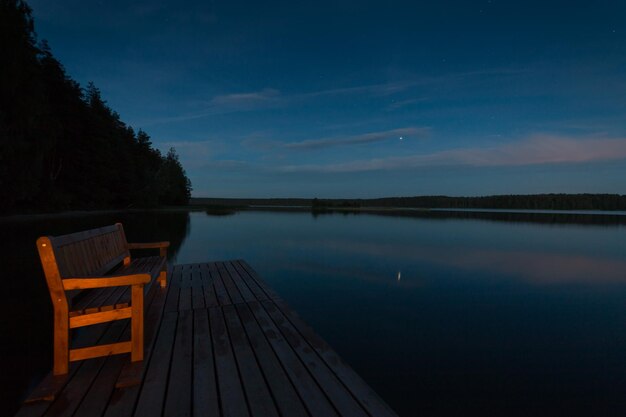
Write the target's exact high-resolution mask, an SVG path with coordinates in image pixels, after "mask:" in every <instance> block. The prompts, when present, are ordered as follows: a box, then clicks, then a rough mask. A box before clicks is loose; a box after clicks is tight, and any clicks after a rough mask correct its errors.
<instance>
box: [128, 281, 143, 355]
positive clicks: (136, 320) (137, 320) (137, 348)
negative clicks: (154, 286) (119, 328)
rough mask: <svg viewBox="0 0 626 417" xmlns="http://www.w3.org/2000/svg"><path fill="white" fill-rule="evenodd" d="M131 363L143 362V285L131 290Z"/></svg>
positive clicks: (134, 286) (133, 287) (135, 286)
mask: <svg viewBox="0 0 626 417" xmlns="http://www.w3.org/2000/svg"><path fill="white" fill-rule="evenodd" d="M130 302H131V319H130V322H131V336H130V338H131V346H132V350H131V352H130V360H131V362H137V361H141V360H143V285H133V286H132V289H131V300H130Z"/></svg>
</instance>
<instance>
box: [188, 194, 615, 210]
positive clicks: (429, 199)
mask: <svg viewBox="0 0 626 417" xmlns="http://www.w3.org/2000/svg"><path fill="white" fill-rule="evenodd" d="M191 204H195V205H208V204H210V205H225V206H281V207H286V206H300V207H305V206H307V207H311V208H312V209H314V210H321V209H335V208H336V209H352V208H366V207H369V208H372V207H374V208H381V207H385V208H391V207H394V208H451V209H521V210H613V211H614V210H626V195H619V194H529V195H493V196H485V197H446V196H418V197H388V198H374V199H317V198H314V199H310V198H270V199H264V198H232V199H229V198H194V199H192V201H191Z"/></svg>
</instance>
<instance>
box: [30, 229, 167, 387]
mask: <svg viewBox="0 0 626 417" xmlns="http://www.w3.org/2000/svg"><path fill="white" fill-rule="evenodd" d="M168 246H169V242H151V243H128V242H127V241H126V235H125V234H124V228H123V227H122V225H121V224H120V223H116V224H115V225H112V226H107V227H102V228H99V229H92V230H86V231H83V232H77V233H72V234H68V235H63V236H57V237H54V236H42V237H40V238H39V239H37V249H38V251H39V257H40V259H41V264H42V267H43V270H44V274H45V276H46V281H47V283H48V289H49V291H50V298H51V300H52V305H53V308H54V367H53V374H54V375H62V374H66V373H67V372H68V369H69V362H70V361H75V360H82V359H89V358H93V357H97V356H106V355H110V354H118V353H128V352H130V354H131V360H132V361H133V362H136V361H141V360H142V359H143V354H144V352H143V350H144V345H143V314H144V311H143V310H144V298H146V295H147V294H148V293H149V292H150V291H152V290H153V289H154V288H156V285H154V282H155V281H158V282H159V283H160V286H161V287H165V285H166V282H167V261H166V259H167V248H168ZM133 249H158V250H159V256H148V257H142V258H137V259H132V258H131V255H130V250H133ZM123 319H130V320H131V340H130V341H126V342H118V343H113V344H109V345H99V346H91V347H81V348H72V347H71V346H70V344H71V342H70V337H69V332H70V329H75V328H79V327H84V326H91V325H95V324H101V323H106V322H110V321H114V320H123Z"/></svg>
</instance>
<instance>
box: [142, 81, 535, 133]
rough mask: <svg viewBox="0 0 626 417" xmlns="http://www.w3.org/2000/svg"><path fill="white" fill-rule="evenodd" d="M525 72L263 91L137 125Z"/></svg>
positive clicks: (220, 98) (219, 98) (218, 98)
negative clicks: (285, 91)
mask: <svg viewBox="0 0 626 417" xmlns="http://www.w3.org/2000/svg"><path fill="white" fill-rule="evenodd" d="M523 72H525V71H522V70H510V69H494V70H485V71H468V72H460V73H451V74H444V75H440V76H428V75H420V76H414V77H412V78H408V79H404V80H397V81H389V82H385V83H377V84H366V85H357V86H347V87H337V88H328V89H321V90H318V91H305V92H292V93H287V94H285V93H284V92H281V91H280V90H278V89H275V88H263V89H261V90H257V91H250V92H236V93H229V94H223V95H217V96H215V97H213V98H211V99H209V100H208V101H202V102H200V103H199V104H200V105H199V107H200V108H198V109H197V110H196V111H193V112H188V113H185V114H180V115H176V116H168V117H161V118H158V119H153V120H148V121H144V122H143V123H141V125H142V126H150V125H156V124H164V123H171V122H180V121H186V120H194V119H200V118H204V117H208V116H212V115H217V114H226V113H236V112H244V111H253V110H262V109H267V108H276V107H287V106H292V105H295V104H298V103H304V102H308V101H310V100H314V99H316V98H322V97H334V96H351V95H354V96H359V95H365V96H391V95H393V94H397V93H401V92H407V91H408V90H410V89H412V88H416V87H426V86H437V85H446V86H447V87H451V86H452V85H453V84H454V83H459V82H465V81H467V80H472V79H481V78H483V77H492V76H514V75H517V74H520V73H523ZM421 100H423V98H408V99H403V100H402V101H398V104H397V105H396V106H395V107H394V105H393V104H392V105H391V107H390V108H389V109H392V110H393V109H394V108H398V107H402V106H406V105H409V104H411V103H414V102H417V101H421Z"/></svg>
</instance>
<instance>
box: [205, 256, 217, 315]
mask: <svg viewBox="0 0 626 417" xmlns="http://www.w3.org/2000/svg"><path fill="white" fill-rule="evenodd" d="M200 274H201V275H202V288H203V290H204V302H205V304H206V306H207V307H208V308H210V307H217V306H218V305H219V302H218V300H217V294H215V287H214V285H213V278H212V277H211V273H210V272H209V266H208V264H202V265H201V266H200Z"/></svg>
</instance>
